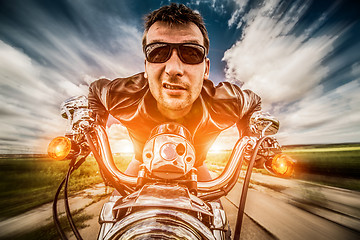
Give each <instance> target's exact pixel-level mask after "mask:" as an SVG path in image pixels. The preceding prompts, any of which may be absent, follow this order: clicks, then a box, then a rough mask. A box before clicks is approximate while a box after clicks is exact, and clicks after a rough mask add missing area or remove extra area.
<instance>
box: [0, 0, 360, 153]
mask: <svg viewBox="0 0 360 240" xmlns="http://www.w3.org/2000/svg"><path fill="white" fill-rule="evenodd" d="M172 2H178V3H184V4H186V5H187V6H189V7H191V8H193V9H195V10H197V11H198V12H200V13H201V14H202V15H203V17H204V20H205V24H206V27H207V29H208V32H209V37H210V53H209V56H208V57H209V59H210V61H211V67H210V79H211V80H212V81H214V82H215V84H217V83H219V82H221V81H230V82H232V83H235V84H238V85H239V86H241V87H242V88H243V89H251V90H253V91H254V92H255V93H257V94H258V95H260V96H261V97H262V103H263V109H264V111H267V112H269V113H271V114H272V115H274V116H276V117H277V118H278V119H279V121H280V130H279V133H278V134H277V138H278V140H279V142H280V143H281V144H282V145H288V144H317V143H347V142H360V94H359V93H360V2H359V1H355V0H354V1H331V0H327V1H325V0H324V1H320V0H317V1H306V0H305V1H303V0H301V1H300V0H299V1H290V0H286V1H281V0H264V1H262V0H256V1H253V0H184V1H172ZM169 3H170V1H156V0H153V1H150V0H149V1H143V0H102V1H98V0H83V1H70V0H68V1H66V0H62V1H60V0H53V1H46V0H27V1H21V0H12V1H6V0H0V103H1V104H0V153H30V152H31V153H45V151H46V147H47V144H48V143H49V141H50V140H51V139H52V138H54V137H56V136H58V135H62V134H63V133H64V131H65V128H66V121H65V120H64V119H62V118H61V116H60V110H59V106H60V104H61V102H62V101H64V100H66V99H67V98H70V97H72V96H75V95H87V93H88V86H89V84H90V83H91V82H93V81H95V80H96V79H98V78H100V77H106V78H108V79H114V78H117V77H126V76H131V75H133V74H136V73H138V72H142V71H143V69H144V56H143V53H142V51H141V38H142V32H143V17H144V15H146V14H147V13H148V12H150V11H152V10H155V9H157V8H159V7H160V6H162V5H166V4H169ZM108 132H109V135H110V138H111V139H112V140H111V141H112V144H113V148H114V149H117V150H115V151H120V152H121V151H131V144H130V142H129V139H128V136H127V131H126V129H124V128H123V127H122V126H119V125H113V126H111V127H110V128H109V129H108ZM236 138H237V133H236V130H235V129H234V128H231V129H229V130H227V131H225V132H224V133H223V134H221V135H220V137H219V139H218V140H217V141H216V142H215V144H214V147H213V149H223V148H226V147H227V148H229V146H233V145H234V143H235V141H236Z"/></svg>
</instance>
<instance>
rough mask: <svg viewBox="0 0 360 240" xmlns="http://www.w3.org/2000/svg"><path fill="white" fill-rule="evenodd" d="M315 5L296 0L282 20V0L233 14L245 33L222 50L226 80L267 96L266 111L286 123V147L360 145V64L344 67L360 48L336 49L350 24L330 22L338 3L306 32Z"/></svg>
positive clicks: (283, 133) (282, 138)
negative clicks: (302, 25)
mask: <svg viewBox="0 0 360 240" xmlns="http://www.w3.org/2000/svg"><path fill="white" fill-rule="evenodd" d="M309 3H310V2H305V3H304V4H303V3H300V2H295V3H294V4H292V5H291V6H290V8H289V10H288V11H286V12H282V15H281V17H280V16H279V15H278V14H277V12H276V10H277V9H279V8H281V4H282V3H281V2H279V1H266V2H265V1H264V2H263V4H261V5H260V6H259V7H257V8H253V9H252V10H250V11H249V12H247V13H244V15H242V16H241V17H240V13H243V11H242V10H241V9H242V8H239V10H236V11H234V13H233V15H232V17H231V18H230V20H229V26H230V27H231V26H234V25H235V26H236V24H241V25H242V28H243V34H242V36H241V39H239V40H238V41H237V42H236V43H235V44H234V45H233V46H232V47H231V48H230V49H228V50H227V51H226V52H225V54H224V57H223V60H224V61H225V62H226V69H225V74H226V78H227V80H228V81H231V82H235V83H238V84H240V85H242V88H244V89H247V88H248V89H251V90H253V91H254V92H256V93H257V94H259V95H260V96H261V97H262V100H263V108H264V109H265V110H266V111H270V112H271V113H272V114H274V115H275V116H277V117H278V118H279V120H280V123H281V128H280V132H279V133H278V138H279V139H280V141H281V142H282V143H283V144H306V143H336V142H358V141H359V140H360V134H359V132H360V131H359V130H360V128H359V127H358V126H359V124H358V122H360V121H359V120H360V111H359V110H360V109H359V106H360V98H359V96H358V95H359V94H358V92H359V90H360V85H359V76H360V71H359V69H360V68H359V64H358V63H356V64H353V65H352V66H351V68H349V67H348V66H346V65H348V64H351V60H349V59H351V58H349V56H351V54H352V53H351V52H354V51H358V48H356V47H354V48H351V49H349V51H348V53H347V54H343V55H339V53H340V52H339V51H337V55H335V54H334V52H335V49H336V50H338V49H339V46H340V45H341V44H343V43H344V42H345V41H346V38H347V37H346V34H347V31H348V29H349V27H345V28H342V26H341V25H339V24H336V23H334V24H332V25H330V24H326V20H327V19H328V16H329V15H330V13H332V12H333V11H335V9H336V6H332V7H330V8H329V10H328V11H327V12H325V13H323V14H322V15H321V17H320V18H318V19H317V20H316V21H314V22H313V23H312V24H310V25H307V27H306V28H305V29H304V28H303V29H301V28H300V27H299V25H300V24H299V22H300V19H301V17H302V16H303V15H304V14H305V13H306V11H308V10H309ZM325 61H326V63H325ZM345 69H347V70H351V74H352V76H350V75H349V73H343V72H344V71H346V70H345Z"/></svg>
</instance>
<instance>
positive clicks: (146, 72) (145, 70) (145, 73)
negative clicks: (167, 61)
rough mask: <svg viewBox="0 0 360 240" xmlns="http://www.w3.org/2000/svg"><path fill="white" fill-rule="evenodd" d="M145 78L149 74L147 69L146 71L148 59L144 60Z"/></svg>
mask: <svg viewBox="0 0 360 240" xmlns="http://www.w3.org/2000/svg"><path fill="white" fill-rule="evenodd" d="M144 69H145V71H144V78H148V74H147V71H146V60H144Z"/></svg>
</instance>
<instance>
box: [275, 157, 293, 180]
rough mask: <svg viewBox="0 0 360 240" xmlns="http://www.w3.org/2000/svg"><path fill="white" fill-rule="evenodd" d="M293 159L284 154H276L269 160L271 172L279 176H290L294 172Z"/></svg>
mask: <svg viewBox="0 0 360 240" xmlns="http://www.w3.org/2000/svg"><path fill="white" fill-rule="evenodd" d="M294 165H295V160H294V159H292V158H291V157H289V156H287V155H285V154H277V155H275V157H274V158H273V160H272V162H271V168H272V170H273V172H274V173H275V174H277V175H279V176H281V177H290V176H291V175H292V174H293V173H294Z"/></svg>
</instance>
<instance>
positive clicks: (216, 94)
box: [89, 73, 261, 167]
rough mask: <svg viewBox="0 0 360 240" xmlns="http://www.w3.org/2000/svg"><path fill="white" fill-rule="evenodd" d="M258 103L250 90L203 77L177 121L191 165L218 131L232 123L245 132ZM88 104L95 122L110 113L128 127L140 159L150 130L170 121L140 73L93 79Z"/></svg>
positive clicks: (104, 119) (200, 159) (200, 158)
mask: <svg viewBox="0 0 360 240" xmlns="http://www.w3.org/2000/svg"><path fill="white" fill-rule="evenodd" d="M260 104H261V99H260V97H259V96H257V95H256V94H255V93H253V92H252V91H250V90H241V89H240V88H239V87H238V86H236V85H234V84H231V83H229V82H221V83H220V84H218V85H217V86H214V84H213V82H212V81H210V80H204V84H203V88H202V91H201V94H200V96H199V98H198V99H197V100H196V101H195V102H194V104H193V106H192V108H191V110H190V112H189V113H188V114H187V115H186V116H185V120H184V121H183V122H182V123H181V124H182V125H184V126H185V127H186V128H187V129H188V130H189V131H190V132H191V134H192V136H193V141H194V147H195V152H196V162H195V167H198V166H201V165H202V164H203V161H204V160H205V158H206V155H207V152H208V150H209V148H210V147H211V145H212V143H213V142H214V141H215V139H216V137H217V136H218V135H219V134H220V132H221V131H223V130H225V129H227V128H229V127H231V126H233V125H234V124H236V125H237V127H238V129H239V133H240V135H241V136H243V135H247V134H248V133H249V132H248V131H249V130H248V122H249V118H250V116H251V114H252V113H253V112H254V111H257V110H260ZM89 107H90V109H92V110H93V112H94V113H95V117H96V121H97V122H98V123H99V124H102V125H104V126H105V125H106V122H107V118H108V115H109V113H110V114H111V115H112V116H113V117H115V118H116V119H118V120H119V121H120V122H121V123H122V124H123V125H124V126H125V127H126V128H127V129H128V131H129V135H130V138H131V140H132V142H133V144H134V150H135V157H136V159H138V160H140V161H141V159H142V150H143V147H144V144H145V142H146V140H147V139H148V137H149V135H150V132H151V130H152V129H153V128H154V127H155V126H157V125H159V124H161V123H163V122H170V121H171V120H169V119H167V118H165V117H164V116H163V115H162V114H161V113H160V112H159V111H158V109H157V107H156V100H155V99H154V97H153V96H152V95H151V93H150V90H149V85H148V82H147V79H145V78H144V74H143V73H139V74H136V75H134V76H131V77H128V78H117V79H115V80H113V81H110V80H108V79H99V80H97V81H95V82H93V83H92V84H91V86H90V89H89Z"/></svg>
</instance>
